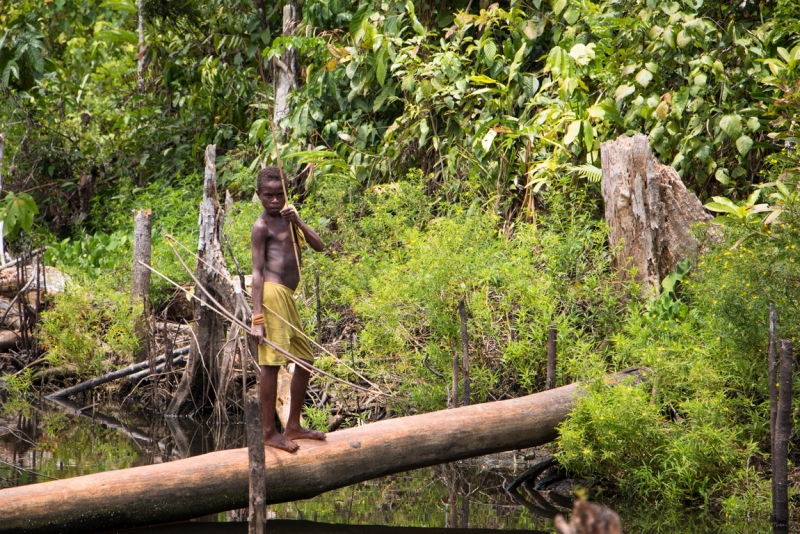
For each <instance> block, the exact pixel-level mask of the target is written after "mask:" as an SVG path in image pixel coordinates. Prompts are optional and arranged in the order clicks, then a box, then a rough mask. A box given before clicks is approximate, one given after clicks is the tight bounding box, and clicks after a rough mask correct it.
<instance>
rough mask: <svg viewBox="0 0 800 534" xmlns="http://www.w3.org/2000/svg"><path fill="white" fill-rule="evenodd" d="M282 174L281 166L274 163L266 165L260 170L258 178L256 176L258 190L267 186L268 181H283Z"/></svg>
mask: <svg viewBox="0 0 800 534" xmlns="http://www.w3.org/2000/svg"><path fill="white" fill-rule="evenodd" d="M281 174H282V173H281V170H280V168H278V167H276V166H274V165H271V166H269V167H264V168H263V169H261V170H260V171H258V178H256V191H261V188H262V187H263V186H265V185H266V184H267V182H282V181H283V179H282V178H281Z"/></svg>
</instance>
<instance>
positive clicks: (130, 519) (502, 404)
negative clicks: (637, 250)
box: [0, 374, 631, 534]
mask: <svg viewBox="0 0 800 534" xmlns="http://www.w3.org/2000/svg"><path fill="white" fill-rule="evenodd" d="M620 376H623V377H631V374H621V375H617V376H616V377H614V378H611V379H609V380H610V381H611V382H613V381H616V380H618V379H619V377H620ZM578 391H579V390H578V384H571V385H568V386H563V387H560V388H557V389H551V390H549V391H545V392H542V393H537V394H535V395H528V396H527V397H520V398H517V399H511V400H506V401H499V402H492V403H486V404H475V405H472V406H465V407H462V408H457V409H453V410H442V411H439V412H434V413H429V414H423V415H416V416H411V417H402V418H398V419H389V420H385V421H379V422H377V423H371V424H369V425H364V426H360V427H355V428H349V429H347V430H341V431H339V432H333V433H331V434H328V439H327V440H326V441H303V442H301V446H300V450H299V451H297V452H296V453H294V454H291V453H287V452H284V451H281V450H278V449H273V448H267V449H266V455H265V456H266V460H265V466H266V488H267V495H266V501H267V503H268V504H270V503H281V502H289V501H294V500H298V499H306V498H310V497H313V496H316V495H319V494H321V493H324V492H326V491H330V490H332V489H336V488H341V487H344V486H348V485H350V484H355V483H356V482H360V481H364V480H369V479H372V478H377V477H382V476H385V475H389V474H392V473H397V472H402V471H407V470H410V469H416V468H419V467H425V466H429V465H434V464H438V463H444V462H452V461H455V460H459V459H464V458H471V457H475V456H482V455H485V454H491V453H495V452H501V451H508V450H514V449H520V448H524V447H533V446H536V445H541V444H543V443H547V442H549V441H552V440H553V439H554V438H555V437H556V436H557V431H556V427H557V426H558V424H559V423H561V422H562V421H564V420H565V419H566V417H567V415H568V414H569V412H570V411H571V410H572V408H573V405H574V401H575V395H576V393H578ZM248 471H249V469H248V452H247V449H234V450H227V451H220V452H214V453H209V454H204V455H201V456H196V457H193V458H189V459H186V460H178V461H174V462H169V463H164V464H156V465H149V466H144V467H134V468H131V469H121V470H118V471H109V472H105V473H97V474H94V475H87V476H82V477H76V478H72V479H65V480H58V481H54V482H45V483H41V484H33V485H28V486H21V487H16V488H10V489H4V490H0V510H3V521H2V522H0V533H6V532H15V533H25V532H31V533H33V532H36V533H38V534H46V533H48V532H53V533H55V532H60V533H70V532H82V533H86V532H92V531H108V530H115V529H122V528H129V527H135V526H143V525H148V524H155V523H167V522H172V521H180V520H184V519H189V518H193V517H198V516H201V515H205V514H210V513H216V512H222V511H225V510H231V509H235V508H243V507H245V506H247V503H248V495H249V486H248V481H249V476H248Z"/></svg>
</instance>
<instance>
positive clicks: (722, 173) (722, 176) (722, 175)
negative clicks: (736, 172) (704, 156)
mask: <svg viewBox="0 0 800 534" xmlns="http://www.w3.org/2000/svg"><path fill="white" fill-rule="evenodd" d="M714 178H716V179H717V181H718V182H719V183H721V184H722V185H728V184H729V183H730V182H731V177H730V176H728V169H717V172H715V173H714Z"/></svg>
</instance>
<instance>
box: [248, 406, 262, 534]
mask: <svg viewBox="0 0 800 534" xmlns="http://www.w3.org/2000/svg"><path fill="white" fill-rule="evenodd" d="M245 418H246V421H247V451H248V458H249V465H250V513H249V515H248V516H247V521H248V522H249V528H248V530H247V532H248V534H264V532H265V530H266V525H267V505H266V502H267V497H266V491H267V481H266V473H265V472H264V437H263V434H262V430H261V397H260V395H259V394H258V392H257V391H256V392H253V393H250V394H248V395H247V399H246V401H245Z"/></svg>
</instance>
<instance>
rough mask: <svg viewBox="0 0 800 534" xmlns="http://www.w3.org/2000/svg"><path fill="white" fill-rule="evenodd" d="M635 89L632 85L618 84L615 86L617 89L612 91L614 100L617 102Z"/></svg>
mask: <svg viewBox="0 0 800 534" xmlns="http://www.w3.org/2000/svg"><path fill="white" fill-rule="evenodd" d="M635 91H636V88H635V87H634V86H632V85H620V86H619V87H617V90H616V91H615V92H614V100H616V101H617V102H619V101H620V100H622V99H623V98H625V97H626V96H630V95H632V94H633V93H634V92H635Z"/></svg>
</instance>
